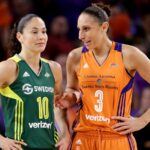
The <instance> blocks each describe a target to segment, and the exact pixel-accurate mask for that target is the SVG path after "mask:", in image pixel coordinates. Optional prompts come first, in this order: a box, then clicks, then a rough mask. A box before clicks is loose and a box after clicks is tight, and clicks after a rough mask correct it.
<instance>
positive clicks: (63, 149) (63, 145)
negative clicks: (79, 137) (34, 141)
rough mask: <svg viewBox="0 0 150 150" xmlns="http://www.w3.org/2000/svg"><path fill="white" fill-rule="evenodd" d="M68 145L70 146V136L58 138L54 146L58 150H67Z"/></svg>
mask: <svg viewBox="0 0 150 150" xmlns="http://www.w3.org/2000/svg"><path fill="white" fill-rule="evenodd" d="M70 144H71V138H70V135H65V136H62V137H61V138H60V140H59V141H58V143H57V144H56V145H55V146H56V147H58V148H59V150H68V148H69V145H70Z"/></svg>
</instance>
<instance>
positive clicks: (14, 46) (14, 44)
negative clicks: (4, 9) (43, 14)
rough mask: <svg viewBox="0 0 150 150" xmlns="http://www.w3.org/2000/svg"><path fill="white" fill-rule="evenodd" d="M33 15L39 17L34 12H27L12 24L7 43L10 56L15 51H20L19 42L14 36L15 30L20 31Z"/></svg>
mask: <svg viewBox="0 0 150 150" xmlns="http://www.w3.org/2000/svg"><path fill="white" fill-rule="evenodd" d="M34 17H38V18H40V17H39V16H38V15H36V14H27V15H25V16H24V17H22V18H21V19H20V20H18V21H16V23H15V24H14V26H13V29H12V31H11V35H10V43H9V53H10V54H11V56H12V55H14V54H16V53H17V54H18V53H20V51H21V44H20V42H19V41H18V39H17V38H16V33H17V32H20V33H22V32H23V29H24V27H25V26H26V24H27V23H28V22H29V21H30V20H31V19H32V18H34Z"/></svg>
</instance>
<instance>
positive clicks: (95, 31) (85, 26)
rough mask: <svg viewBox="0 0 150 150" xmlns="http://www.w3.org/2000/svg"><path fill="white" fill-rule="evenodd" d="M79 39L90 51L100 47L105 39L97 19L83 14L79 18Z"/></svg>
mask: <svg viewBox="0 0 150 150" xmlns="http://www.w3.org/2000/svg"><path fill="white" fill-rule="evenodd" d="M78 29H79V39H80V40H81V41H82V42H83V43H84V45H85V46H86V47H87V48H88V49H94V48H96V47H98V45H99V44H100V41H101V39H102V37H103V33H104V32H103V30H102V27H101V25H100V23H99V22H98V20H97V19H96V18H94V17H93V16H90V15H88V14H85V13H82V14H81V15H80V16H79V18H78Z"/></svg>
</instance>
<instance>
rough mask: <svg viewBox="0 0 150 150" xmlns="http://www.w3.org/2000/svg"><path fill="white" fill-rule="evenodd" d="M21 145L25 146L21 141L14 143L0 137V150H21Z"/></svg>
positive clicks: (11, 140)
mask: <svg viewBox="0 0 150 150" xmlns="http://www.w3.org/2000/svg"><path fill="white" fill-rule="evenodd" d="M21 145H24V146H27V144H26V143H24V142H22V141H16V140H13V139H9V138H5V137H3V136H1V135H0V148H2V149H3V150H22V148H21Z"/></svg>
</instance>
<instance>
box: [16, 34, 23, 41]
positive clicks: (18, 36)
mask: <svg viewBox="0 0 150 150" xmlns="http://www.w3.org/2000/svg"><path fill="white" fill-rule="evenodd" d="M16 38H17V40H18V41H19V42H20V43H22V34H21V33H20V32H17V33H16Z"/></svg>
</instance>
